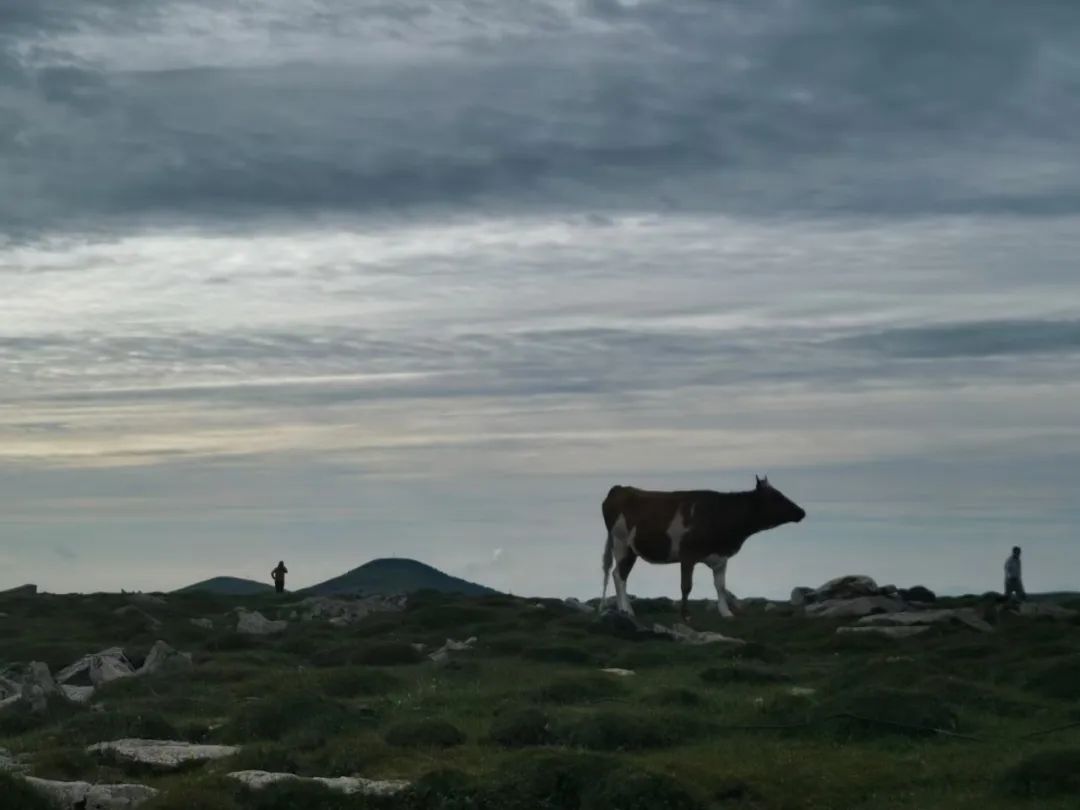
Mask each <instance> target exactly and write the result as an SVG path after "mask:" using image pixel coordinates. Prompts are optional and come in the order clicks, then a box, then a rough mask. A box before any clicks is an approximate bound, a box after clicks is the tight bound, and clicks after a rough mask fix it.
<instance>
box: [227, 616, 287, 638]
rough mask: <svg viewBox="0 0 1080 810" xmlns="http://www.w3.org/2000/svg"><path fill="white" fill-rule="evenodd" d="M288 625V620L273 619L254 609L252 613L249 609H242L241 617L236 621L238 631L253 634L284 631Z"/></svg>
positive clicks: (269, 633)
mask: <svg viewBox="0 0 1080 810" xmlns="http://www.w3.org/2000/svg"><path fill="white" fill-rule="evenodd" d="M288 626H289V623H288V622H286V621H280V620H279V621H271V620H270V619H268V618H266V617H265V616H263V615H262V614H261V613H259V611H257V610H253V611H251V612H250V613H249V612H247V611H240V615H239V618H238V619H237V622H236V632H238V633H247V634H248V635H252V636H269V635H272V634H273V633H280V632H282V631H283V630H284V629H285V628H286V627H288Z"/></svg>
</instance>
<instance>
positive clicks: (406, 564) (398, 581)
mask: <svg viewBox="0 0 1080 810" xmlns="http://www.w3.org/2000/svg"><path fill="white" fill-rule="evenodd" d="M422 590H432V591H442V592H443V593H459V594H462V595H463V596H485V595H488V594H494V593H498V591H495V590H492V589H491V588H487V587H485V586H483V585H477V584H476V583H474V582H467V581H466V580H464V579H458V578H457V577H452V576H450V575H449V574H444V573H443V572H442V571H439V570H438V569H436V568H432V567H431V566H430V565H425V564H424V563H422V562H418V561H417V560H409V559H403V558H397V557H394V558H383V559H379V560H372V561H371V562H369V563H365V564H364V565H361V566H360V567H359V568H354V569H353V570H352V571H349V572H348V573H346V574H342V575H341V576H339V577H334V578H333V579H328V580H326V582H320V583H319V584H318V585H312V586H311V587H310V588H305V589H303V590H302V591H300V593H302V594H306V595H311V596H328V595H330V594H342V593H363V594H373V593H383V594H390V593H411V592H413V591H422Z"/></svg>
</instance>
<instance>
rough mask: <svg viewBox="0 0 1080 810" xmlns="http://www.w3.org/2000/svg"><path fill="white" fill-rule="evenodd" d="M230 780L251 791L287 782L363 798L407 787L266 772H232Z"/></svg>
mask: <svg viewBox="0 0 1080 810" xmlns="http://www.w3.org/2000/svg"><path fill="white" fill-rule="evenodd" d="M228 776H229V778H230V779H235V780H236V781H238V782H241V783H242V784H244V785H246V786H247V787H248V788H249V789H251V790H263V789H265V788H267V787H269V786H270V785H273V784H277V783H278V782H283V781H287V780H299V781H302V782H313V783H318V784H320V785H324V786H325V787H328V788H329V789H330V790H335V791H337V792H339V793H346V794H354V793H360V794H363V795H365V796H393V795H395V794H397V793H400V792H401V791H403V790H405V789H406V788H408V787H409V783H408V782H404V781H401V780H399V779H363V778H361V777H359V776H337V777H325V776H310V777H309V776H297V775H296V774H294V773H269V772H267V771H233V772H232V773H230V774H228Z"/></svg>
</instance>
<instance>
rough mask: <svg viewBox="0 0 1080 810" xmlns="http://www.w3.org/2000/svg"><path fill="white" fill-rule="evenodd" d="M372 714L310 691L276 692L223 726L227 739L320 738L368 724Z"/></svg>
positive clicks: (246, 708)
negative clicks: (299, 736)
mask: <svg viewBox="0 0 1080 810" xmlns="http://www.w3.org/2000/svg"><path fill="white" fill-rule="evenodd" d="M370 720H371V717H370V715H368V714H366V713H363V712H361V711H359V710H356V709H351V708H350V707H348V706H346V705H345V704H343V703H339V702H338V701H336V700H330V699H328V698H325V697H321V696H319V695H313V694H310V693H308V692H293V693H286V694H284V695H278V696H272V697H268V698H264V699H262V700H258V701H256V702H254V703H249V704H247V705H246V706H244V707H242V708H241V709H240V711H239V712H238V713H237V714H236V716H235V717H234V718H233V719H232V721H231V722H230V723H229V724H228V725H227V726H226V727H225V728H224V729H222V736H223V737H224V738H225V739H226V740H230V741H235V742H249V741H251V740H279V739H281V738H282V737H285V736H286V735H291V736H292V738H293V739H294V740H295V738H296V736H297V735H301V736H304V737H307V738H310V739H311V740H312V741H315V742H318V741H319V740H320V739H325V738H326V737H329V736H332V735H334V734H340V733H341V732H342V731H345V730H347V729H351V728H356V727H357V726H358V725H365V724H367V723H368V722H369V721H370Z"/></svg>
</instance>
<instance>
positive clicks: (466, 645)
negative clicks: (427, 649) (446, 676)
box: [428, 636, 476, 664]
mask: <svg viewBox="0 0 1080 810" xmlns="http://www.w3.org/2000/svg"><path fill="white" fill-rule="evenodd" d="M475 643H476V636H470V637H469V638H467V639H465V640H464V641H454V640H453V639H452V638H448V639H447V640H446V643H445V644H443V645H442V646H441V647H440V648H439V649H437V650H436V651H435V652H433V653H432V654H431V655H429V656H428V658H430V659H431V660H432V661H434V662H435V663H437V664H445V663H446V662H447V661H448V660H449V659H450V653H452V652H462V651H463V650H471V649H472V646H473V644H475Z"/></svg>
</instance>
